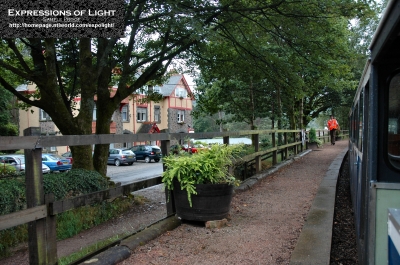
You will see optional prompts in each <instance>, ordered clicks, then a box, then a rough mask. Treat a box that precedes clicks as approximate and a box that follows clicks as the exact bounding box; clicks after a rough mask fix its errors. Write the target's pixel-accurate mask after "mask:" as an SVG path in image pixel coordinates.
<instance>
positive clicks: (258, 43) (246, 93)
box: [197, 1, 369, 129]
mask: <svg viewBox="0 0 400 265" xmlns="http://www.w3.org/2000/svg"><path fill="white" fill-rule="evenodd" d="M302 4H304V5H299V6H295V5H293V4H290V3H288V2H285V3H284V4H282V5H280V6H279V7H278V8H277V10H279V11H280V13H284V14H291V15H290V16H285V15H277V14H275V16H272V14H273V11H277V10H273V11H271V10H270V12H269V15H271V16H269V15H265V14H264V13H262V12H260V13H256V14H251V15H249V16H245V17H240V18H237V19H236V20H235V21H234V23H231V24H229V25H224V28H223V30H222V31H221V32H218V33H219V34H217V35H213V36H212V37H211V38H209V41H208V42H207V43H206V44H205V45H204V46H205V47H204V46H203V47H201V48H202V49H201V50H200V51H199V52H198V56H197V58H198V60H197V64H198V65H199V68H200V71H201V78H200V80H199V82H198V89H199V95H198V104H199V109H200V112H207V113H208V114H213V113H217V112H219V111H224V112H226V113H227V114H233V115H232V116H233V119H234V120H235V119H236V120H240V121H245V122H247V123H248V124H250V125H251V127H252V128H255V126H253V125H252V124H253V122H254V120H255V119H256V118H257V117H261V118H263V117H269V118H271V119H272V120H273V121H274V120H277V121H278V127H280V128H281V126H282V124H283V123H284V121H283V120H284V119H287V120H288V121H289V124H290V127H291V128H293V129H295V128H304V127H305V125H306V124H307V123H308V121H309V120H311V118H312V117H314V116H318V113H319V112H321V111H324V110H326V109H327V108H330V107H332V105H331V104H332V102H335V101H337V102H339V103H340V91H342V90H343V89H345V88H346V87H348V86H351V87H354V76H353V75H352V73H351V67H349V64H351V63H352V61H353V60H354V59H353V58H354V56H353V53H352V51H353V50H350V49H349V47H350V45H349V41H348V40H349V33H350V32H349V31H348V21H349V19H351V18H353V17H357V16H366V14H369V11H368V10H369V8H368V7H367V6H363V5H361V4H359V3H352V2H347V3H346V5H342V6H340V7H339V8H337V7H338V6H333V4H335V2H334V1H322V2H321V1H320V2H319V4H317V5H313V4H312V3H309V2H307V3H304V2H303V3H302ZM336 4H338V3H336ZM355 5H356V6H357V9H355V10H359V11H360V13H356V12H354V10H352V6H353V7H355ZM324 102H325V104H324ZM255 106H256V107H255ZM197 114H198V113H197ZM273 124H274V123H273Z"/></svg>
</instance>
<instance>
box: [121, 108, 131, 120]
mask: <svg viewBox="0 0 400 265" xmlns="http://www.w3.org/2000/svg"><path fill="white" fill-rule="evenodd" d="M128 111H129V109H128V105H124V106H123V107H122V108H121V118H122V121H129V113H128Z"/></svg>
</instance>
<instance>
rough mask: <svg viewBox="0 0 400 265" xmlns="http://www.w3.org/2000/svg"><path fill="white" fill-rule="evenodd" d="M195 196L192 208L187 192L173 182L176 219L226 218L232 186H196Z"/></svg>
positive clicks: (202, 219) (208, 219)
mask: <svg viewBox="0 0 400 265" xmlns="http://www.w3.org/2000/svg"><path fill="white" fill-rule="evenodd" d="M195 187H196V192H197V194H195V195H192V207H190V205H189V201H188V197H187V192H186V191H185V190H181V187H180V186H179V183H178V182H174V190H173V194H174V199H175V208H176V214H177V216H178V217H180V218H181V219H184V220H189V221H211V220H221V219H224V218H226V217H227V216H228V214H229V210H230V205H231V201H232V195H233V185H228V184H197V185H195Z"/></svg>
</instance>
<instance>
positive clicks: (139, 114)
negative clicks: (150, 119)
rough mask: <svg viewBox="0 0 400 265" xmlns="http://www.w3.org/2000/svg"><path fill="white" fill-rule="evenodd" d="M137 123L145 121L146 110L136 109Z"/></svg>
mask: <svg viewBox="0 0 400 265" xmlns="http://www.w3.org/2000/svg"><path fill="white" fill-rule="evenodd" d="M136 113H137V114H136V115H137V121H140V122H141V121H147V108H137V111H136Z"/></svg>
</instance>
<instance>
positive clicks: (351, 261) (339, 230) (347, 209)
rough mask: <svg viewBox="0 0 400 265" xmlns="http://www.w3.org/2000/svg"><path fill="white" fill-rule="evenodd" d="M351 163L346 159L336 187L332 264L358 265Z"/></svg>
mask: <svg viewBox="0 0 400 265" xmlns="http://www.w3.org/2000/svg"><path fill="white" fill-rule="evenodd" d="M348 166H349V161H348V159H345V162H344V164H343V166H342V171H341V175H340V176H339V178H338V183H337V186H336V200H335V214H334V218H333V230H332V247H331V264H332V265H356V264H358V258H357V245H356V231H355V226H354V212H353V208H352V204H351V197H350V176H349V171H348Z"/></svg>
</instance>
